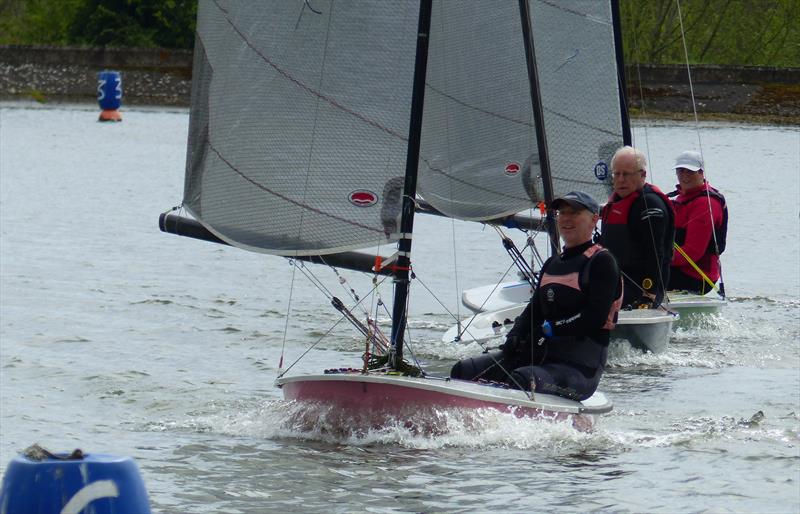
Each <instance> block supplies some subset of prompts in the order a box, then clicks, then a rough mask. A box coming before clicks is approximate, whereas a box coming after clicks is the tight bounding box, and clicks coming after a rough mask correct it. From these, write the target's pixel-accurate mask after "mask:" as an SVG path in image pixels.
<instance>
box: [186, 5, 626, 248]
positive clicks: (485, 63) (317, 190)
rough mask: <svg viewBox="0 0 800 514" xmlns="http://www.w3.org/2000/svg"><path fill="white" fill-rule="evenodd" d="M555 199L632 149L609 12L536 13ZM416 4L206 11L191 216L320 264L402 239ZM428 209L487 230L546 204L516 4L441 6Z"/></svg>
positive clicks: (191, 161) (232, 238)
mask: <svg viewBox="0 0 800 514" xmlns="http://www.w3.org/2000/svg"><path fill="white" fill-rule="evenodd" d="M530 5H531V9H530V20H529V22H530V24H531V25H532V27H533V34H534V43H535V44H534V45H533V46H534V47H535V49H536V63H537V67H538V69H537V71H538V77H539V86H540V91H538V92H535V93H536V94H537V95H538V96H539V98H540V99H541V103H542V105H543V108H544V113H543V123H540V124H539V125H541V130H543V132H544V134H540V135H539V136H541V135H544V136H546V137H544V138H541V137H539V138H538V139H539V140H545V141H546V142H547V143H546V144H547V152H546V154H547V155H548V156H549V166H550V169H551V171H552V181H553V185H554V192H555V194H561V193H564V192H566V191H568V190H571V189H583V190H585V191H587V192H589V193H590V194H592V195H593V196H595V198H596V199H598V200H603V199H604V198H605V197H606V196H607V194H608V191H609V188H610V185H609V180H608V178H607V177H606V174H607V168H606V167H605V165H606V164H607V163H608V160H609V158H610V156H611V154H612V153H613V151H614V149H615V148H617V147H618V146H620V145H621V144H622V143H623V135H622V133H623V132H622V124H623V122H622V121H621V120H622V115H621V111H620V101H619V87H618V83H619V82H618V72H617V65H616V59H615V47H614V31H613V27H612V12H611V7H610V2H602V1H597V2H594V1H591V2H587V1H582V0H573V1H561V0H559V1H558V2H555V1H548V0H541V1H532V2H530ZM418 18H419V5H418V3H417V2H412V1H408V2H405V1H392V2H362V1H358V2H354V1H346V0H336V1H322V0H305V1H303V0H295V1H285V0H276V1H271V2H266V1H265V2H248V1H223V0H209V1H201V2H200V6H199V9H198V22H197V38H196V43H195V63H194V72H193V73H194V79H193V80H194V83H193V98H192V112H191V121H190V134H189V150H188V154H187V165H186V167H187V170H186V180H185V186H184V198H183V206H184V207H185V208H186V209H187V210H188V212H189V213H190V214H192V215H193V216H194V217H195V218H196V219H197V220H198V221H199V222H200V223H202V224H203V226H204V227H206V228H207V229H208V230H210V231H211V232H213V233H214V234H215V235H216V236H218V237H220V238H221V239H223V240H224V241H226V242H228V243H230V244H233V245H235V246H239V247H241V248H245V249H249V250H253V251H261V252H267V253H273V254H278V255H286V256H292V255H321V254H329V253H335V252H341V251H344V250H349V249H356V248H366V247H374V246H378V245H381V244H385V243H387V242H389V241H395V240H397V239H398V237H399V234H398V232H399V231H400V227H399V222H400V214H401V204H402V191H403V181H404V178H403V176H404V173H405V168H406V163H405V161H406V156H407V152H408V134H409V119H410V105H411V91H412V80H413V76H414V59H415V52H416V39H417V24H418V21H419V20H418ZM431 18H432V19H431V30H430V41H429V45H428V47H429V59H428V65H427V73H426V84H425V107H424V113H423V128H422V133H421V150H420V157H419V170H420V172H419V187H418V192H419V194H420V195H421V196H422V197H423V198H424V199H425V200H426V201H427V202H429V203H430V204H431V205H432V206H433V207H435V208H436V209H438V210H439V211H441V212H443V213H445V214H446V215H449V216H453V217H456V218H461V219H469V220H487V219H491V218H497V217H499V216H503V215H507V214H511V213H514V212H518V211H521V210H524V209H526V208H529V207H531V206H533V205H534V204H535V203H536V202H538V201H540V200H543V199H544V197H543V191H542V190H543V187H542V183H541V177H540V175H541V167H542V165H541V163H540V156H539V154H540V152H539V146H538V144H540V143H537V129H536V126H537V124H536V123H534V120H533V116H532V107H531V96H532V94H531V82H530V80H529V75H528V70H527V69H526V61H525V46H524V43H523V38H522V28H521V25H522V24H521V23H520V6H519V5H517V3H515V2H497V1H493V0H472V1H470V2H449V1H443V0H440V1H435V2H434V3H433V9H432V16H431Z"/></svg>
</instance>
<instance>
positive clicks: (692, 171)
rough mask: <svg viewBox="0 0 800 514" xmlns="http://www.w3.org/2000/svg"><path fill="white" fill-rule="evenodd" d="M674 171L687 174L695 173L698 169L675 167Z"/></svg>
mask: <svg viewBox="0 0 800 514" xmlns="http://www.w3.org/2000/svg"><path fill="white" fill-rule="evenodd" d="M675 173H688V174H689V175H694V174H695V173H700V170H697V171H695V170H690V169H686V168H676V169H675Z"/></svg>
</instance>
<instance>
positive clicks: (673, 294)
mask: <svg viewBox="0 0 800 514" xmlns="http://www.w3.org/2000/svg"><path fill="white" fill-rule="evenodd" d="M532 294H533V289H532V288H531V285H530V284H529V283H528V282H526V281H524V280H521V281H518V282H502V283H500V284H498V285H497V286H493V285H488V286H481V287H475V288H472V289H467V290H465V291H463V292H462V293H461V303H463V304H464V306H465V307H467V308H468V309H470V310H471V311H473V312H475V313H480V312H490V311H499V310H503V309H508V308H510V307H513V306H515V305H518V304H520V303H525V302H527V301H528V300H529V299H530V297H531V295H532ZM667 297H668V299H669V302H668V303H667V310H670V311H673V312H677V313H678V314H679V315H680V317H681V319H682V320H683V321H684V322H688V321H690V320H692V319H693V318H694V317H699V316H703V315H706V314H715V313H717V312H719V310H720V309H722V308H723V307H725V306H726V305H727V304H728V302H727V301H725V300H724V299H723V298H717V297H715V296H713V295H699V294H692V293H688V292H685V291H669V292H668V293H667Z"/></svg>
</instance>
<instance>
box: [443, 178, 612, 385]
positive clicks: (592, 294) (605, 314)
mask: <svg viewBox="0 0 800 514" xmlns="http://www.w3.org/2000/svg"><path fill="white" fill-rule="evenodd" d="M550 208H551V209H557V210H558V218H557V223H558V229H559V232H560V234H561V237H562V239H563V240H564V251H563V252H562V253H561V254H560V255H554V256H553V257H551V258H550V259H548V260H547V261H546V262H545V263H544V265H543V266H542V271H541V273H540V278H539V284H538V286H537V288H536V291H535V292H534V293H533V297H532V298H531V301H530V302H529V303H528V305H527V307H526V308H525V310H524V311H523V312H522V314H521V315H520V316H519V317H518V318H517V320H516V321H515V323H514V327H513V328H512V329H511V330H510V331H509V333H508V335H507V337H506V341H505V344H503V345H502V346H501V348H502V351H495V352H491V353H486V354H483V355H481V356H479V357H475V358H466V359H462V360H460V361H459V362H457V363H456V365H455V366H453V369H452V370H451V372H450V376H451V377H452V378H459V379H462V380H479V379H484V380H491V381H496V382H506V383H507V384H508V385H510V386H511V387H513V388H516V389H526V390H530V391H536V392H541V393H547V394H557V395H560V396H564V397H566V398H571V399H574V400H585V399H586V398H589V397H590V396H591V395H592V394H593V393H594V391H595V390H596V389H597V385H598V384H599V382H600V377H601V376H602V374H603V370H604V369H605V365H606V360H607V358H608V341H609V332H610V331H611V329H612V328H614V324H615V323H616V321H617V312H618V311H619V307H620V305H621V300H622V282H621V280H620V277H619V271H618V269H617V263H616V261H615V260H614V257H613V256H612V255H611V253H610V252H608V251H606V250H605V249H604V248H602V247H601V246H600V245H598V244H595V243H593V242H592V232H593V231H594V227H595V225H596V223H597V219H598V211H599V207H598V205H597V202H595V201H594V200H593V199H592V197H590V196H589V195H587V194H586V193H583V192H580V191H575V192H571V193H567V194H566V195H564V196H562V197H560V198H557V199H555V200H553V202H552V203H551V204H550Z"/></svg>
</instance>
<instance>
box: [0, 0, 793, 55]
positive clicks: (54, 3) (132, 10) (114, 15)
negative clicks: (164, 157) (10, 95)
mask: <svg viewBox="0 0 800 514" xmlns="http://www.w3.org/2000/svg"><path fill="white" fill-rule="evenodd" d="M586 1H590V0H586ZM298 5H300V4H298ZM532 5H533V6H534V14H535V9H536V8H538V7H543V8H547V6H548V5H555V6H557V5H558V3H557V2H556V3H554V4H549V3H547V2H544V3H543V5H539V4H538V3H537V2H536V1H535V0H532ZM620 11H621V21H622V33H623V38H624V43H623V46H624V52H625V61H626V62H627V63H651V64H674V63H685V62H686V55H685V53H684V44H683V43H684V40H683V38H682V34H685V42H686V51H687V53H688V60H689V62H690V63H691V64H721V65H742V66H774V67H800V1H798V0H680V4H679V3H678V2H677V1H676V0H620ZM196 12H197V0H166V1H162V0H4V1H2V2H0V44H22V45H86V46H95V47H96V46H109V47H123V48H124V47H137V48H183V49H191V48H192V46H193V44H194V24H195V15H196Z"/></svg>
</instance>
